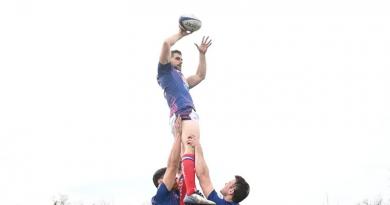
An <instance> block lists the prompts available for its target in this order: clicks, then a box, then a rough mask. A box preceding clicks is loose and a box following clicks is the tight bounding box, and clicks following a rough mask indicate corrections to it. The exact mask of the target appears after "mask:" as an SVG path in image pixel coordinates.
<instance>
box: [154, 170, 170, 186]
mask: <svg viewBox="0 0 390 205" xmlns="http://www.w3.org/2000/svg"><path fill="white" fill-rule="evenodd" d="M166 170H167V168H166V167H163V168H160V169H158V170H157V171H156V172H154V174H153V183H154V186H156V187H158V180H159V179H160V178H162V177H164V174H165V171H166Z"/></svg>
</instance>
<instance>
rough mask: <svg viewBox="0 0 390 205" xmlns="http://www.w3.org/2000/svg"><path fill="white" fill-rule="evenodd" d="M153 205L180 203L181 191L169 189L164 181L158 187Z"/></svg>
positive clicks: (177, 204)
mask: <svg viewBox="0 0 390 205" xmlns="http://www.w3.org/2000/svg"><path fill="white" fill-rule="evenodd" d="M152 204H153V205H179V192H178V191H176V190H171V191H168V189H167V187H166V186H165V184H164V183H161V184H160V185H159V186H158V188H157V193H156V195H154V196H153V198H152Z"/></svg>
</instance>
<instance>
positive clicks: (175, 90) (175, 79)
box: [157, 63, 195, 116]
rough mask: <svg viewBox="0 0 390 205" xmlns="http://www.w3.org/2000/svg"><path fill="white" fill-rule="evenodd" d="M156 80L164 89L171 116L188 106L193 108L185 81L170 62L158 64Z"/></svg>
mask: <svg viewBox="0 0 390 205" xmlns="http://www.w3.org/2000/svg"><path fill="white" fill-rule="evenodd" d="M157 81H158V84H159V85H160V87H161V88H162V89H163V90H164V95H165V99H166V100H167V102H168V106H169V108H170V115H171V116H172V115H173V114H176V115H177V114H178V113H180V111H183V110H186V109H187V110H188V108H192V109H194V110H195V106H194V103H193V101H192V97H191V95H190V92H189V86H188V84H187V81H186V80H185V78H184V76H183V74H182V73H181V72H180V71H179V70H177V69H175V67H174V66H173V65H172V64H171V63H167V64H161V63H159V64H158V75H157Z"/></svg>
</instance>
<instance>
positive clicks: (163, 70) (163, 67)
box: [158, 63, 172, 76]
mask: <svg viewBox="0 0 390 205" xmlns="http://www.w3.org/2000/svg"><path fill="white" fill-rule="evenodd" d="M171 69H172V64H171V63H167V64H161V63H158V76H160V75H162V74H164V73H168V72H169V71H170V70H171Z"/></svg>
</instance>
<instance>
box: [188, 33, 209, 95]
mask: <svg viewBox="0 0 390 205" xmlns="http://www.w3.org/2000/svg"><path fill="white" fill-rule="evenodd" d="M195 46H196V48H198V51H199V65H198V69H197V70H196V74H195V75H192V76H190V77H188V78H187V83H188V85H189V87H190V88H192V87H194V86H196V85H198V84H199V83H200V82H202V80H204V79H205V78H206V67H207V65H206V52H207V49H208V48H209V46H211V39H209V37H208V36H207V38H205V36H203V38H202V42H201V44H200V45H198V44H196V43H195Z"/></svg>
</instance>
